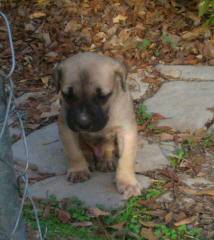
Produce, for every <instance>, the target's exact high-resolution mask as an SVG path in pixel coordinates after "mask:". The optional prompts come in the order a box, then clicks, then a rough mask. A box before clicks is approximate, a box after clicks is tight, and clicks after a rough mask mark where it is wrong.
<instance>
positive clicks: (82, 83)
mask: <svg viewBox="0 0 214 240" xmlns="http://www.w3.org/2000/svg"><path fill="white" fill-rule="evenodd" d="M113 85H114V72H113V71H112V69H111V67H110V66H109V65H108V64H88V65H86V66H84V65H82V66H79V65H78V66H77V65H75V64H70V65H69V64H66V65H65V66H64V67H63V89H62V90H63V92H67V91H68V89H69V88H70V87H72V88H73V92H74V93H75V94H77V95H79V94H89V95H90V94H93V93H95V92H96V90H97V89H101V90H102V92H103V93H106V94H107V93H109V92H111V91H112V89H113Z"/></svg>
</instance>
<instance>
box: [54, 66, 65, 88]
mask: <svg viewBox="0 0 214 240" xmlns="http://www.w3.org/2000/svg"><path fill="white" fill-rule="evenodd" d="M62 77H63V71H62V64H61V63H59V64H57V65H56V66H55V67H54V69H53V81H54V85H55V87H56V91H57V92H59V91H60V88H61V83H62Z"/></svg>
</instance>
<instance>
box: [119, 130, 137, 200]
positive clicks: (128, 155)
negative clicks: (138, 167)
mask: <svg viewBox="0 0 214 240" xmlns="http://www.w3.org/2000/svg"><path fill="white" fill-rule="evenodd" d="M118 144H119V152H120V158H119V161H118V167H117V172H116V184H117V188H118V191H119V192H120V193H123V194H124V197H125V198H129V197H131V196H136V195H139V194H140V193H141V187H140V184H139V183H138V181H137V179H136V177H135V172H134V161H135V157H136V151H137V130H136V128H131V129H123V130H122V131H121V132H120V133H119V135H118Z"/></svg>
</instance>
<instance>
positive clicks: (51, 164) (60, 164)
mask: <svg viewBox="0 0 214 240" xmlns="http://www.w3.org/2000/svg"><path fill="white" fill-rule="evenodd" d="M27 142H28V147H29V159H30V163H31V164H35V165H36V166H37V167H38V171H39V172H41V173H58V174H59V173H63V172H65V171H66V169H67V160H66V157H65V154H64V152H63V147H62V144H61V142H60V140H59V136H58V129H57V124H56V123H53V124H50V125H48V126H46V127H44V128H41V129H39V130H37V131H34V132H33V133H31V134H30V135H28V136H27ZM12 150H13V155H14V160H15V161H16V162H25V161H26V159H25V149H24V144H23V141H22V139H21V140H19V141H17V142H16V143H15V144H13V146H12Z"/></svg>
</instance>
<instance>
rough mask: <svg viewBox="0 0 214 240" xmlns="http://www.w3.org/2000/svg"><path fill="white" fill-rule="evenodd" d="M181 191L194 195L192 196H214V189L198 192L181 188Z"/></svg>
mask: <svg viewBox="0 0 214 240" xmlns="http://www.w3.org/2000/svg"><path fill="white" fill-rule="evenodd" d="M179 189H180V190H181V191H182V192H184V193H187V194H192V195H197V196H202V195H207V196H214V188H209V189H204V190H201V191H196V190H194V189H191V188H187V187H179Z"/></svg>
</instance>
